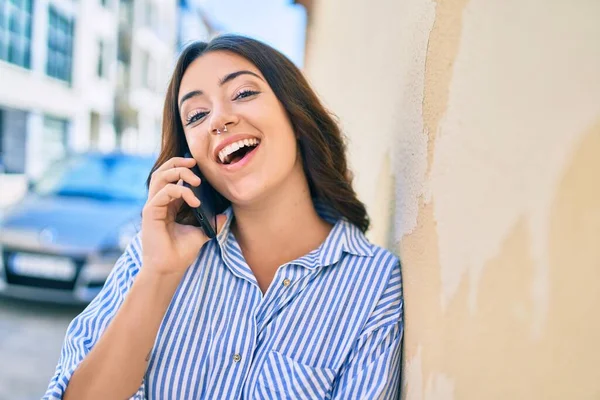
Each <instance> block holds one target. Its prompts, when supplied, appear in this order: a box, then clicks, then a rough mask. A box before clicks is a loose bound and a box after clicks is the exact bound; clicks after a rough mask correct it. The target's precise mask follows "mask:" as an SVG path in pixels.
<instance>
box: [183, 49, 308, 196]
mask: <svg viewBox="0 0 600 400" xmlns="http://www.w3.org/2000/svg"><path fill="white" fill-rule="evenodd" d="M178 102H179V104H180V107H179V110H180V118H181V122H182V125H183V128H184V132H185V136H186V139H187V142H188V146H189V148H190V151H191V153H192V155H193V156H194V158H195V159H196V161H197V162H198V166H199V167H200V170H201V171H202V173H203V174H204V176H205V177H206V179H208V181H209V182H210V183H211V184H212V185H213V187H215V189H217V190H218V191H219V192H220V193H221V194H223V195H224V196H225V197H226V198H228V199H229V200H230V201H231V202H232V203H233V204H236V205H242V204H251V203H253V202H256V201H258V200H260V199H261V198H262V197H264V196H267V195H268V194H269V193H271V192H273V191H275V190H279V189H281V186H282V185H283V184H284V183H285V182H286V181H289V179H288V178H289V177H290V175H291V174H302V173H303V172H302V166H301V163H300V157H299V156H298V154H297V144H296V138H295V135H294V131H293V129H292V126H291V123H290V121H289V119H288V117H287V114H286V112H285V110H284V108H283V105H282V104H281V103H280V102H279V100H278V99H277V97H276V96H275V94H274V93H273V91H272V90H271V88H270V87H269V85H268V83H267V82H266V80H265V78H264V77H263V75H262V74H261V72H260V71H259V70H258V68H256V67H255V66H254V65H253V64H252V63H251V62H250V61H248V60H246V59H245V58H243V57H240V56H238V55H236V54H233V53H229V52H221V51H219V52H210V53H207V54H204V55H202V56H200V57H199V58H198V59H196V60H195V61H194V62H192V63H191V64H190V66H189V67H188V68H187V70H186V71H185V73H184V75H183V78H182V81H181V86H180V89H179V95H178Z"/></svg>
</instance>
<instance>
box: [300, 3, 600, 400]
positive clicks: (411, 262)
mask: <svg viewBox="0 0 600 400" xmlns="http://www.w3.org/2000/svg"><path fill="white" fill-rule="evenodd" d="M598 21H600V2H599V1H598V0H569V1H566V0H518V1H517V0H437V1H431V0H387V1H379V2H375V1H373V2H367V1H358V0H352V1H349V0H320V1H318V0H317V1H316V2H315V4H314V6H313V10H312V22H311V27H310V29H311V34H310V36H309V37H310V39H311V41H310V42H309V43H308V50H307V65H306V73H307V75H308V77H309V79H310V80H311V82H312V83H313V85H314V86H315V88H316V89H317V91H318V92H319V94H320V95H321V97H322V98H323V99H324V101H325V103H326V104H327V105H328V106H329V107H330V108H331V109H332V110H333V111H335V112H336V113H337V114H338V116H339V117H340V119H341V121H342V123H343V126H344V129H345V131H346V133H347V135H348V136H349V140H350V144H349V150H350V160H351V164H352V166H353V169H354V172H355V175H356V180H355V185H356V188H357V190H358V192H359V195H360V197H361V198H362V199H363V201H365V202H366V204H367V207H368V209H369V212H370V214H371V216H372V220H373V228H372V230H371V232H370V236H371V238H372V239H373V240H374V241H375V242H377V243H379V244H382V245H385V246H388V247H390V248H393V249H395V250H396V251H398V254H400V257H401V259H402V262H403V268H404V269H403V271H404V282H405V289H404V290H405V307H406V333H405V361H404V380H405V382H404V385H405V387H404V393H403V394H404V396H405V398H407V399H410V400H420V399H424V400H431V399H442V400H446V399H508V398H510V399H599V398H600V319H599V318H598V317H597V315H598V312H599V311H598V310H599V309H600V42H599V40H600V23H599V22H598Z"/></svg>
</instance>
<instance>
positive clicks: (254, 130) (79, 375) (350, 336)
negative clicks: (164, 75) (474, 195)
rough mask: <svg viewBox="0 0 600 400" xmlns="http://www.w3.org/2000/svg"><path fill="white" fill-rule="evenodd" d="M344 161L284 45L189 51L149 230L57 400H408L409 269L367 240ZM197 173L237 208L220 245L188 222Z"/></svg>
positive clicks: (61, 372)
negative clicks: (405, 307)
mask: <svg viewBox="0 0 600 400" xmlns="http://www.w3.org/2000/svg"><path fill="white" fill-rule="evenodd" d="M188 150H189V151H190V152H191V154H192V155H193V159H186V158H182V157H181V156H182V155H183V154H184V153H185V152H186V151H188ZM344 151H345V147H344V144H343V140H342V136H341V134H340V131H339V128H338V127H337V125H336V124H335V123H334V121H333V119H332V118H331V116H330V115H329V114H328V113H327V112H326V111H325V109H324V108H323V106H322V105H321V104H320V102H319V101H318V99H317V97H316V96H315V94H314V92H313V91H312V90H311V89H310V87H309V85H308V83H307V82H306V80H305V79H304V77H303V76H302V74H301V73H300V71H299V70H298V69H297V68H296V67H295V66H294V65H293V64H292V63H291V62H290V61H289V60H288V59H287V58H285V57H284V56H283V55H282V54H280V53H279V52H277V51H276V50H274V49H272V48H270V47H268V46H267V45H265V44H262V43H260V42H258V41H255V40H252V39H249V38H245V37H240V36H234V35H226V36H221V37H218V38H216V39H214V40H212V41H211V42H209V43H194V44H192V45H190V46H189V47H188V48H186V49H185V50H184V51H183V53H182V54H181V56H180V59H179V61H178V63H177V66H176V67H175V71H174V74H173V77H172V79H171V82H170V85H169V88H168V93H167V97H166V101H165V108H164V121H163V142H162V149H161V154H160V156H159V159H158V161H157V163H156V165H155V167H154V170H153V173H152V174H151V176H150V177H149V179H148V183H149V189H148V192H149V193H148V201H147V203H146V205H145V207H144V210H143V213H142V229H141V232H140V234H139V235H138V236H137V237H136V238H135V239H134V240H133V241H132V243H131V244H130V245H129V247H128V249H127V250H126V251H125V253H124V254H123V255H122V256H121V258H120V259H119V261H118V262H117V264H116V266H115V268H114V270H113V271H112V273H111V275H110V276H109V278H108V280H107V282H106V285H105V287H104V288H103V290H102V292H101V293H100V294H99V295H98V297H97V298H96V299H95V300H94V301H93V302H92V303H91V304H90V305H89V306H88V307H87V309H86V310H85V311H83V312H82V314H81V315H79V316H78V317H76V318H75V319H74V320H73V322H72V323H71V325H70V326H69V328H68V331H67V335H66V339H65V344H64V347H63V350H62V354H61V358H60V360H59V364H58V367H57V370H56V375H55V376H54V377H53V379H52V381H51V382H50V386H49V388H48V392H47V393H46V398H51V399H56V398H64V399H103V400H105V399H123V398H129V397H131V396H133V398H135V399H141V398H148V399H185V400H187V399H201V398H211V399H225V398H243V399H251V398H252V399H253V398H299V399H321V398H336V399H358V398H364V399H374V398H385V399H388V398H395V397H396V396H397V393H398V389H399V376H400V348H401V341H402V333H403V322H402V293H401V277H400V265H399V261H398V259H397V258H396V257H395V256H394V255H393V254H391V253H390V252H388V251H386V250H383V249H381V248H379V247H376V246H374V245H372V244H370V243H369V242H368V241H367V239H366V238H365V237H364V235H363V233H364V232H365V231H366V230H367V228H368V225H369V222H368V217H367V214H366V211H365V207H364V205H363V204H362V203H361V202H359V201H358V199H357V198H356V194H355V193H354V191H353V189H352V186H351V183H350V178H349V176H350V174H349V172H348V169H347V166H346V159H345V154H344ZM196 164H197V165H198V166H199V168H200V169H201V171H202V172H203V174H204V176H205V177H206V179H207V181H208V182H210V184H212V186H214V188H215V189H216V190H217V191H218V192H219V193H220V194H222V196H223V197H224V199H225V200H226V201H227V202H228V205H230V206H229V207H227V209H226V210H225V211H224V212H223V214H222V215H220V216H219V218H218V232H219V233H218V235H217V237H216V238H215V239H212V240H209V239H208V238H207V237H206V236H205V234H204V233H203V232H202V230H200V229H199V228H198V227H197V226H193V225H190V224H189V222H190V221H192V220H193V217H192V214H191V208H192V207H197V206H198V205H199V203H200V202H199V200H198V199H197V198H196V197H195V196H194V194H193V192H192V191H191V190H190V188H189V187H186V186H185V185H183V184H182V183H183V182H185V183H187V184H189V185H191V186H198V185H199V184H200V179H199V178H198V177H197V176H196V175H195V174H194V173H193V172H192V171H191V170H190V168H191V167H193V166H195V165H196ZM63 396H64V397H63Z"/></svg>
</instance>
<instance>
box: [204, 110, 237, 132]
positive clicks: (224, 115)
mask: <svg viewBox="0 0 600 400" xmlns="http://www.w3.org/2000/svg"><path fill="white" fill-rule="evenodd" d="M211 114H212V117H211V119H210V124H209V125H208V133H209V134H211V133H212V134H217V135H218V134H221V133H223V132H227V131H228V128H230V127H232V126H235V125H237V123H238V122H239V117H238V116H237V115H236V114H235V113H234V112H232V111H231V110H230V109H228V108H227V107H226V106H218V107H215V108H214V109H213V111H212V113H211Z"/></svg>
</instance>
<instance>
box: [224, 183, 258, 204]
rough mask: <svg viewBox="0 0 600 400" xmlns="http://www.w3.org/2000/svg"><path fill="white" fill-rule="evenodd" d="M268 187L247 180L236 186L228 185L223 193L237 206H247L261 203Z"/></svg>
mask: <svg viewBox="0 0 600 400" xmlns="http://www.w3.org/2000/svg"><path fill="white" fill-rule="evenodd" d="M265 192H266V187H265V186H264V182H263V183H259V182H256V181H255V180H254V179H245V180H242V181H239V182H236V183H235V184H231V185H228V187H226V188H224V190H223V192H222V193H225V194H226V196H225V197H227V199H228V200H229V201H230V202H231V203H232V204H235V205H239V206H247V205H251V204H254V203H256V202H257V201H259V200H260V199H261V198H262V197H263V196H264V194H265Z"/></svg>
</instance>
